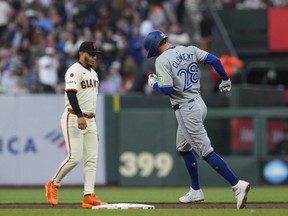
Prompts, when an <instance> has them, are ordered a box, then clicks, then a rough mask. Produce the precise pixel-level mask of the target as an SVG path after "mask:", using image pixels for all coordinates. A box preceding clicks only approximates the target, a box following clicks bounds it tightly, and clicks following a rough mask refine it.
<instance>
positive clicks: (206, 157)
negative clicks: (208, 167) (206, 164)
mask: <svg viewBox="0 0 288 216" xmlns="http://www.w3.org/2000/svg"><path fill="white" fill-rule="evenodd" d="M213 153H214V151H212V152H210V153H209V154H207V155H206V156H204V157H203V160H205V161H207V160H208V158H209V157H210V156H211V155H212V154H213Z"/></svg>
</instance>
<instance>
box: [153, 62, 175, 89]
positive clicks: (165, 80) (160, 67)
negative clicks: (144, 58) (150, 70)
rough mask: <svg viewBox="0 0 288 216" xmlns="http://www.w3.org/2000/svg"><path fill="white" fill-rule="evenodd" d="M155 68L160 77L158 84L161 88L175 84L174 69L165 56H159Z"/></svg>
mask: <svg viewBox="0 0 288 216" xmlns="http://www.w3.org/2000/svg"><path fill="white" fill-rule="evenodd" d="M155 68H156V75H157V77H158V86H159V87H160V88H161V87H168V86H173V79H172V70H171V66H170V63H169V61H168V60H167V59H164V58H161V59H159V58H157V59H156V62H155Z"/></svg>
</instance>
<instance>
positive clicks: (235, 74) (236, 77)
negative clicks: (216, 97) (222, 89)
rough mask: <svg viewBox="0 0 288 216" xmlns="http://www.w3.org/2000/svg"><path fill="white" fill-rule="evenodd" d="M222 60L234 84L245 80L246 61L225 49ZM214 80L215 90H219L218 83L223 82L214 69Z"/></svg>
mask: <svg viewBox="0 0 288 216" xmlns="http://www.w3.org/2000/svg"><path fill="white" fill-rule="evenodd" d="M219 59H220V61H221V62H222V64H223V67H224V68H225V71H226V73H227V74H228V76H229V77H230V80H231V82H232V83H233V84H239V83H242V82H243V79H242V76H243V75H242V73H241V71H242V69H243V67H244V62H243V61H242V60H241V59H239V58H237V57H236V56H233V55H232V54H231V53H230V52H229V51H225V54H224V55H223V56H221V57H220V58H219ZM211 79H212V81H213V82H214V83H215V85H214V88H213V92H219V89H218V85H219V83H220V82H221V79H220V77H219V76H218V74H217V73H216V72H215V71H214V70H213V72H212V78H211Z"/></svg>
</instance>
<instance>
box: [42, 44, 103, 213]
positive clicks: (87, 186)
mask: <svg viewBox="0 0 288 216" xmlns="http://www.w3.org/2000/svg"><path fill="white" fill-rule="evenodd" d="M98 53H100V51H98V50H97V47H96V44H95V43H94V42H91V41H85V42H83V43H82V44H81V45H80V48H79V55H80V58H79V61H78V62H76V63H74V64H73V65H72V66H71V67H69V69H68V70H67V72H66V74H65V110H64V113H63V115H62V118H61V127H62V132H63V135H64V138H65V142H66V148H67V153H68V156H67V158H66V159H65V160H64V161H63V162H62V164H61V165H60V167H59V169H58V170H57V172H56V173H55V175H54V176H53V178H52V180H51V181H49V182H48V183H47V184H46V185H45V189H46V199H47V201H48V202H49V203H50V204H52V205H57V204H58V194H57V191H58V188H59V187H60V182H61V180H62V179H63V178H64V177H65V176H66V175H67V174H68V173H69V172H70V171H71V170H72V169H73V168H74V167H75V166H76V165H77V164H78V163H79V162H80V160H81V159H82V157H83V158H84V198H83V202H82V207H83V208H92V206H95V205H102V204H106V203H105V202H102V201H100V200H99V199H98V197H96V196H95V194H94V183H95V177H96V165H97V157H98V135H97V128H96V122H95V112H96V101H97V94H98V86H99V80H98V76H97V73H96V72H95V71H94V70H93V69H92V68H93V65H94V63H95V59H96V56H97V54H98Z"/></svg>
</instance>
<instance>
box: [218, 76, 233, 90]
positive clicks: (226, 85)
mask: <svg viewBox="0 0 288 216" xmlns="http://www.w3.org/2000/svg"><path fill="white" fill-rule="evenodd" d="M231 86H232V83H231V81H230V79H228V80H222V81H221V83H220V84H219V90H220V92H229V91H230V90H231Z"/></svg>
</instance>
